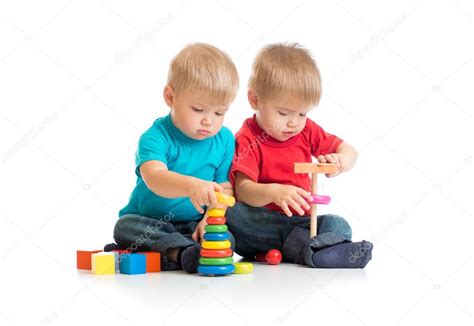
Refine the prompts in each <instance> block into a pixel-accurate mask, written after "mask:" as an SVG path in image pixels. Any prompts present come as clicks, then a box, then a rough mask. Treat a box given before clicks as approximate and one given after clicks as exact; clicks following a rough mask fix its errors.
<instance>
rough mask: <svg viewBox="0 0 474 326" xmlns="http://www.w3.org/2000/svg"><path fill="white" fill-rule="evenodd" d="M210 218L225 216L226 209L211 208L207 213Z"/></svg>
mask: <svg viewBox="0 0 474 326" xmlns="http://www.w3.org/2000/svg"><path fill="white" fill-rule="evenodd" d="M207 215H208V216H225V209H223V208H211V209H210V210H208V211H207Z"/></svg>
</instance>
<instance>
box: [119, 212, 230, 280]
mask: <svg viewBox="0 0 474 326" xmlns="http://www.w3.org/2000/svg"><path fill="white" fill-rule="evenodd" d="M198 223H199V221H189V222H173V221H164V220H163V219H154V218H150V217H146V216H142V215H138V214H127V215H123V216H121V217H120V218H119V219H118V221H117V223H116V224H115V228H114V239H115V242H116V243H117V244H118V245H119V247H120V248H122V249H129V250H131V251H133V252H140V251H156V252H159V253H161V269H162V270H164V271H168V270H176V269H180V267H179V265H178V264H176V263H175V262H172V261H169V260H168V257H167V250H168V249H173V248H184V247H189V246H200V244H199V243H197V242H196V241H194V240H193V239H192V238H191V236H192V234H193V232H194V230H195V229H196V226H197V225H198ZM229 233H230V232H229ZM229 240H230V242H231V244H232V250H234V248H235V240H234V237H233V236H232V234H230V239H229Z"/></svg>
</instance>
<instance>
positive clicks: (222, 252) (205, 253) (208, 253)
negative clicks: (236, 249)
mask: <svg viewBox="0 0 474 326" xmlns="http://www.w3.org/2000/svg"><path fill="white" fill-rule="evenodd" d="M232 254H233V252H232V249H230V248H227V249H217V250H215V249H201V257H208V258H224V257H232Z"/></svg>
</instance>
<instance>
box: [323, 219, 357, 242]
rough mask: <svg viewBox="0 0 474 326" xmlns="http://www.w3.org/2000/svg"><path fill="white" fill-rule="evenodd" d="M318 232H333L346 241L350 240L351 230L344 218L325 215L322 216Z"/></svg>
mask: <svg viewBox="0 0 474 326" xmlns="http://www.w3.org/2000/svg"><path fill="white" fill-rule="evenodd" d="M319 232H334V233H337V234H339V235H341V236H342V237H344V239H346V240H352V229H351V226H350V225H349V223H348V222H347V221H346V219H345V218H343V217H342V216H339V215H335V214H326V215H323V216H322V219H321V223H320V225H319Z"/></svg>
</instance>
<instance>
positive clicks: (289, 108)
mask: <svg viewBox="0 0 474 326" xmlns="http://www.w3.org/2000/svg"><path fill="white" fill-rule="evenodd" d="M248 98H249V102H250V104H251V105H252V107H253V109H254V110H256V117H257V122H258V124H259V126H260V127H261V128H262V129H264V130H265V131H266V132H267V133H268V134H269V135H270V136H272V137H273V138H275V139H277V140H279V141H285V140H288V139H289V138H291V137H293V136H295V135H297V134H298V133H300V132H301V131H302V130H303V129H304V127H305V125H306V114H307V113H308V112H309V111H310V109H311V108H309V107H306V106H302V105H301V104H299V102H298V101H297V98H295V97H294V96H289V95H288V96H280V97H278V98H269V99H259V98H258V95H257V94H256V93H254V92H253V91H252V90H249V94H248Z"/></svg>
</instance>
